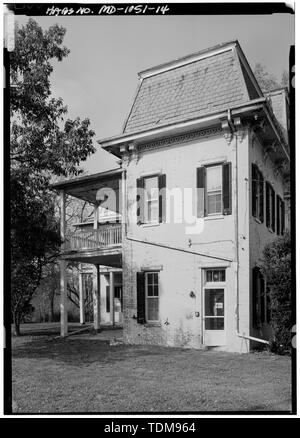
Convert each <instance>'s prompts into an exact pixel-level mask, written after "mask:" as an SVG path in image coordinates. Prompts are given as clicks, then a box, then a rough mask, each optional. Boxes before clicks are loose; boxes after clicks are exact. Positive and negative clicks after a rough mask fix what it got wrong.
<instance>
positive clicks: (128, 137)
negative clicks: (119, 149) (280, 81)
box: [97, 97, 266, 149]
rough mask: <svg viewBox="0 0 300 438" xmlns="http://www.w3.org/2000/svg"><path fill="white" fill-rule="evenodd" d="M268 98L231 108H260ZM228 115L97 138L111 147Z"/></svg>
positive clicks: (105, 145) (206, 117) (102, 143)
mask: <svg viewBox="0 0 300 438" xmlns="http://www.w3.org/2000/svg"><path fill="white" fill-rule="evenodd" d="M265 102H266V98H265V97H262V98H259V99H255V100H251V101H248V102H246V103H243V104H239V105H237V106H235V107H231V108H230V110H231V111H233V110H236V111H237V112H239V111H240V112H245V111H250V110H255V109H258V107H257V105H261V104H264V103H265ZM226 117H227V110H224V111H221V112H216V113H213V114H210V115H207V116H203V117H200V118H199V117H198V118H195V119H190V120H186V121H183V122H174V123H170V124H168V125H163V126H160V127H157V128H152V129H148V130H145V131H138V132H133V133H128V134H121V135H118V136H115V137H110V138H106V139H103V140H97V143H98V144H99V145H100V146H101V147H102V148H103V149H106V148H110V147H114V146H119V145H121V144H124V143H130V142H134V141H137V142H138V141H140V142H142V141H147V140H148V139H152V138H156V137H158V136H160V135H162V134H168V132H170V131H184V130H185V129H197V128H198V127H199V126H209V125H213V124H214V123H215V122H216V121H220V119H223V118H226Z"/></svg>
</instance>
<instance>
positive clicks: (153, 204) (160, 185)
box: [136, 174, 166, 225]
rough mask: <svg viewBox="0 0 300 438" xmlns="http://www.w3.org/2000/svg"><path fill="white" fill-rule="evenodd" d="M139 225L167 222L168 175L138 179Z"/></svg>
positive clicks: (137, 214)
mask: <svg viewBox="0 0 300 438" xmlns="http://www.w3.org/2000/svg"><path fill="white" fill-rule="evenodd" d="M136 185H137V199H136V200H137V211H136V216H137V223H138V224H139V225H140V224H158V223H161V222H165V220H166V175H165V174H160V175H151V176H146V177H143V178H138V179H137V181H136Z"/></svg>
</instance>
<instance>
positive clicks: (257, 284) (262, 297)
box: [252, 266, 270, 327]
mask: <svg viewBox="0 0 300 438" xmlns="http://www.w3.org/2000/svg"><path fill="white" fill-rule="evenodd" d="M252 301H253V306H252V307H253V309H252V315H253V326H254V327H259V326H261V325H262V324H265V323H269V322H270V300H269V296H268V289H267V287H266V284H265V279H264V276H263V275H262V273H261V271H260V269H259V268H258V267H257V266H256V267H255V268H253V271H252Z"/></svg>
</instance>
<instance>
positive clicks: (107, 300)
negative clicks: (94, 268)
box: [106, 286, 110, 313]
mask: <svg viewBox="0 0 300 438" xmlns="http://www.w3.org/2000/svg"><path fill="white" fill-rule="evenodd" d="M106 312H107V313H109V312H110V287H109V286H106Z"/></svg>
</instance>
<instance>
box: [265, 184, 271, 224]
mask: <svg viewBox="0 0 300 438" xmlns="http://www.w3.org/2000/svg"><path fill="white" fill-rule="evenodd" d="M266 225H267V227H270V225H271V224H270V185H269V183H266Z"/></svg>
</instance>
